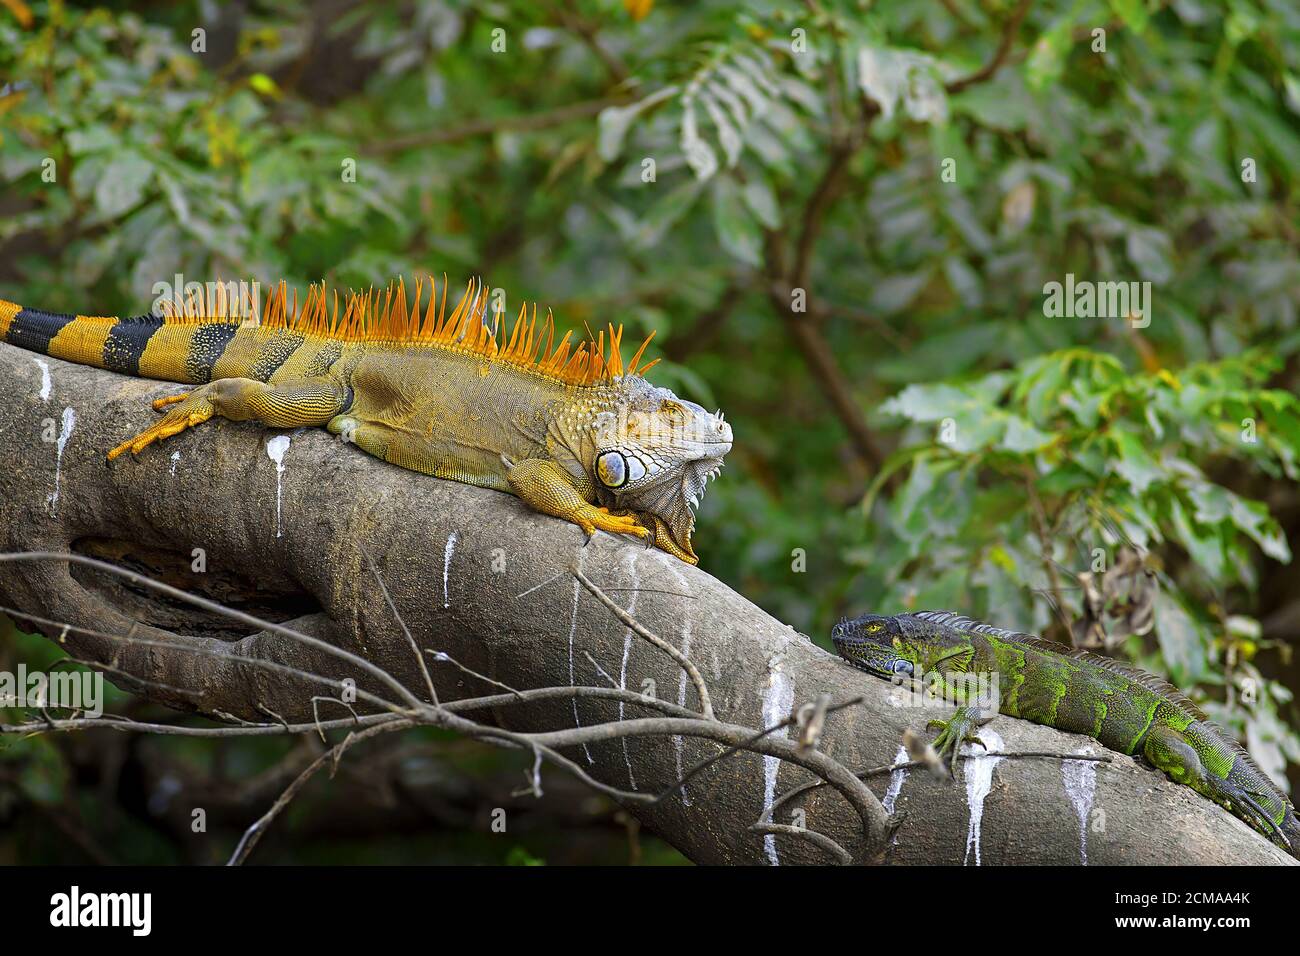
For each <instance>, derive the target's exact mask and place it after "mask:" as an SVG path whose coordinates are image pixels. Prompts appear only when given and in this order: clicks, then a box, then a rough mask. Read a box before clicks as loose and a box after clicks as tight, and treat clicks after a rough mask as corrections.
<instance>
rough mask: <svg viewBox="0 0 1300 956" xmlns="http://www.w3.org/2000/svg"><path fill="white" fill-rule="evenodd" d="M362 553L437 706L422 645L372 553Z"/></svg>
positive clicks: (364, 550)
mask: <svg viewBox="0 0 1300 956" xmlns="http://www.w3.org/2000/svg"><path fill="white" fill-rule="evenodd" d="M361 553H362V555H364V556H365V559H366V563H367V564H369V565H370V573H371V574H373V575H374V576H375V581H376V582H377V583H378V584H379V592H380V593H381V594H382V595H383V596H384V602H385V603H386V604H387V605H388V610H390V611H392V612H393V618H394V619H395V620H396V621H397V625H398V626H399V627H400V628H401V629H402V634H403V635H405V637H406V643H407V644H409V645H411V654H413V655H414V657H415V662H416V664H418V665H419V666H420V676H421V677H423V678H424V687H425V690H427V691H428V692H429V700H431V701H433V703H434V704H435V705H436V704H437V703H438V692H437V691H436V690H434V688H433V678H432V677H431V676H429V667H428V665H427V664H425V662H424V655H423V654H421V653H420V645H418V644H416V643H415V638H414V637H413V636H412V635H411V629H410V628H409V627H407V626H406V621H405V620H403V619H402V612H401V611H399V610H397V605H396V604H394V603H393V596H392V595H391V594H389V593H388V585H387V584H385V583H384V576H383V575H382V574H380V573H379V568H378V566H376V564H375V559H374V558H372V557H371V556H370V552H369V551H368V550H367V549H366V548H365V547H362V548H361Z"/></svg>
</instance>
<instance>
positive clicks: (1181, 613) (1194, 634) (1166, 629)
mask: <svg viewBox="0 0 1300 956" xmlns="http://www.w3.org/2000/svg"><path fill="white" fill-rule="evenodd" d="M1155 618H1156V624H1155V631H1156V640H1157V641H1158V642H1159V644H1160V653H1161V655H1162V656H1163V657H1164V659H1165V664H1166V665H1167V667H1168V669H1169V673H1168V677H1169V679H1170V680H1172V681H1173V682H1174V683H1175V684H1178V685H1180V686H1183V687H1186V686H1189V685H1191V684H1195V683H1196V682H1197V681H1199V680H1200V679H1201V678H1202V677H1204V676H1205V671H1206V663H1207V660H1208V658H1207V651H1206V646H1207V638H1206V635H1205V633H1204V631H1203V629H1202V628H1201V627H1200V626H1199V625H1198V624H1197V623H1196V621H1195V620H1194V619H1193V618H1192V616H1191V615H1190V614H1188V613H1187V610H1186V609H1185V608H1184V607H1183V606H1182V604H1181V603H1179V601H1178V600H1177V599H1176V598H1173V597H1171V596H1170V595H1169V594H1166V593H1165V592H1164V591H1158V592H1156V606H1155Z"/></svg>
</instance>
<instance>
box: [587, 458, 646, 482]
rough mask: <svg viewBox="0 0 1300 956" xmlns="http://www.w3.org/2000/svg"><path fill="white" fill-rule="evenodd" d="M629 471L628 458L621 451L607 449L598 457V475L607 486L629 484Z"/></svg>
mask: <svg viewBox="0 0 1300 956" xmlns="http://www.w3.org/2000/svg"><path fill="white" fill-rule="evenodd" d="M627 471H628V469H627V459H626V458H624V457H623V455H622V454H621V453H620V452H616V451H607V452H604V453H603V454H601V455H600V456H599V457H598V458H597V459H596V477H597V478H599V479H600V483H601V484H602V485H604V486H605V487H606V488H621V487H622V486H623V485H625V484H627ZM642 471H643V472H644V471H645V469H642Z"/></svg>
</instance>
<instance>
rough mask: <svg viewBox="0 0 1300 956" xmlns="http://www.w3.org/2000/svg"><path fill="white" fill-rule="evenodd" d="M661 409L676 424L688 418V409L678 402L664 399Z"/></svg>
mask: <svg viewBox="0 0 1300 956" xmlns="http://www.w3.org/2000/svg"><path fill="white" fill-rule="evenodd" d="M659 411H661V412H663V414H664V416H665V417H666V418H667V419H668V420H669V421H670V422H673V423H675V424H678V423H681V422H683V421H685V420H686V409H684V408H682V406H680V405H678V404H677V403H676V402H670V401H664V402H663V403H662V404H660V406H659Z"/></svg>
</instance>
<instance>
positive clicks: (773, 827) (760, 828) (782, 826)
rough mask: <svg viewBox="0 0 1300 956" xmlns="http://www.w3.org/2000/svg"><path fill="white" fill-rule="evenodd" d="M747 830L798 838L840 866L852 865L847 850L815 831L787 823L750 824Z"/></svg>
mask: <svg viewBox="0 0 1300 956" xmlns="http://www.w3.org/2000/svg"><path fill="white" fill-rule="evenodd" d="M749 829H750V830H752V831H753V832H755V833H775V834H784V835H786V836H792V837H799V838H800V839H802V840H807V841H809V842H810V843H813V844H816V845H817V846H819V847H821V848H822V849H823V850H825V851H826V852H827V853H829V854H830V855H831V856H833V857H835V859H836V861H838V862H839V863H840V865H841V866H851V865H852V864H853V856H852V855H851V854H850V853H849V851H848V850H846V849H844V847H842V846H840V845H839V844H838V843H836V842H835V841H834V840H832V839H831V838H830V837H828V836H827V835H826V834H824V833H818V832H817V831H816V830H810V829H808V828H807V827H796V826H791V825H790V824H788V823H752V824H750V826H749Z"/></svg>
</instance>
